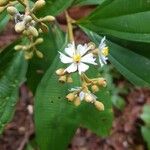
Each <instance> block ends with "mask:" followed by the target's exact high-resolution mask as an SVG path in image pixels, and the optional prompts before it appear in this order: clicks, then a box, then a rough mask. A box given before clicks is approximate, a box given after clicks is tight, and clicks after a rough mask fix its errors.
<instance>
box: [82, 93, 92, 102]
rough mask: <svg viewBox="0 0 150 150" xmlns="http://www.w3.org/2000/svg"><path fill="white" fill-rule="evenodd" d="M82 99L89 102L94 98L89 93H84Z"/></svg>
mask: <svg viewBox="0 0 150 150" xmlns="http://www.w3.org/2000/svg"><path fill="white" fill-rule="evenodd" d="M84 100H85V101H86V102H88V103H91V102H93V100H94V98H93V96H92V95H91V94H85V98H84Z"/></svg>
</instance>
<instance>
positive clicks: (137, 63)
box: [82, 28, 150, 87]
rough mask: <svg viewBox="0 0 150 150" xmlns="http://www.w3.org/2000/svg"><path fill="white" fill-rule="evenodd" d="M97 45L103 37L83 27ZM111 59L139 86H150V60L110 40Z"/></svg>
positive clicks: (117, 67) (122, 72)
mask: <svg viewBox="0 0 150 150" xmlns="http://www.w3.org/2000/svg"><path fill="white" fill-rule="evenodd" d="M82 29H83V30H84V31H85V32H86V33H87V35H88V36H89V37H90V38H91V40H92V41H94V42H95V43H96V44H97V46H98V44H99V43H100V40H101V39H102V37H101V36H99V35H98V34H96V33H94V32H92V31H90V30H88V29H85V28H82ZM108 45H109V48H110V54H109V60H110V62H111V63H112V64H113V65H114V66H115V67H116V69H117V70H118V71H119V72H120V73H121V74H123V75H124V76H125V77H126V78H127V79H128V80H129V81H131V82H132V83H134V84H135V85H138V86H144V87H146V86H150V78H149V74H150V60H149V59H148V58H146V57H144V56H142V55H140V54H137V53H136V52H133V51H131V50H129V49H127V48H124V47H122V46H120V45H117V44H115V43H113V42H110V41H108Z"/></svg>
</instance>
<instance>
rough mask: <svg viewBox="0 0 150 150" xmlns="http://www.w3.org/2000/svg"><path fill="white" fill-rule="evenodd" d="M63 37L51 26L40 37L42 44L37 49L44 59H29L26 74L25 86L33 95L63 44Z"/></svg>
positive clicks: (57, 28)
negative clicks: (42, 40) (26, 85)
mask: <svg viewBox="0 0 150 150" xmlns="http://www.w3.org/2000/svg"><path fill="white" fill-rule="evenodd" d="M63 36H64V35H63V32H62V31H61V30H60V29H59V27H57V26H51V28H49V32H48V33H47V34H46V33H44V34H43V35H42V38H43V39H44V42H43V43H42V44H40V45H39V46H38V49H39V50H40V51H41V52H42V53H43V54H44V57H43V58H42V59H39V58H37V57H34V58H33V59H31V61H30V62H29V69H28V72H27V79H28V80H27V84H28V86H29V88H30V89H31V90H32V91H33V93H35V90H36V87H37V85H38V83H39V82H40V80H41V78H42V77H43V75H44V74H45V72H46V70H47V69H48V68H49V66H50V65H51V63H52V61H53V59H54V58H55V56H56V54H57V50H58V49H59V48H60V45H62V44H63V42H64V39H63V38H64V37H63Z"/></svg>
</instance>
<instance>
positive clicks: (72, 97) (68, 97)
mask: <svg viewBox="0 0 150 150" xmlns="http://www.w3.org/2000/svg"><path fill="white" fill-rule="evenodd" d="M66 98H67V99H68V101H73V100H74V99H75V94H74V93H69V94H68V95H67V96H66Z"/></svg>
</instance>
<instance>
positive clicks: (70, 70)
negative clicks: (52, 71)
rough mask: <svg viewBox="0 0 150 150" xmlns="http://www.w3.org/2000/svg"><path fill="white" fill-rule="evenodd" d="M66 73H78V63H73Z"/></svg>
mask: <svg viewBox="0 0 150 150" xmlns="http://www.w3.org/2000/svg"><path fill="white" fill-rule="evenodd" d="M65 71H67V72H68V73H71V72H75V71H77V64H76V63H72V64H71V65H70V66H69V67H67V68H66V69H65Z"/></svg>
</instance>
